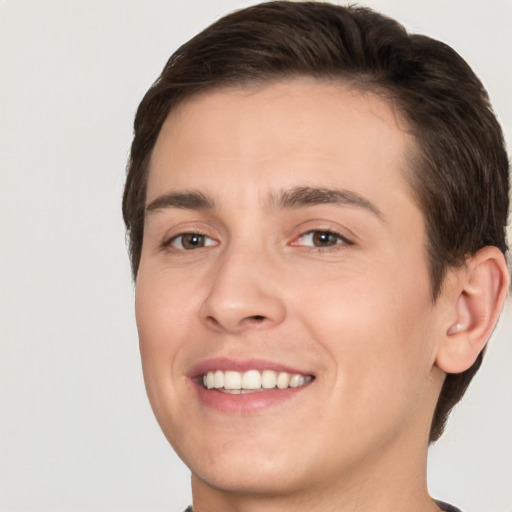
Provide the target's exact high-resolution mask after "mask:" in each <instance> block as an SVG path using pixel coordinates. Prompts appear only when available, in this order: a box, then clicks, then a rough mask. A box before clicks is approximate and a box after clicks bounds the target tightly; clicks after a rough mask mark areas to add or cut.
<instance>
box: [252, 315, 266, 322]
mask: <svg viewBox="0 0 512 512" xmlns="http://www.w3.org/2000/svg"><path fill="white" fill-rule="evenodd" d="M249 318H250V319H251V320H255V321H256V322H261V321H262V320H265V317H264V316H263V315H253V316H250V317H249Z"/></svg>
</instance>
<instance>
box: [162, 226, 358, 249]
mask: <svg viewBox="0 0 512 512" xmlns="http://www.w3.org/2000/svg"><path fill="white" fill-rule="evenodd" d="M315 235H319V236H327V237H333V238H334V239H335V242H334V243H331V244H329V243H328V244H327V245H314V242H315V240H314V237H315ZM187 236H189V237H197V238H199V239H202V240H201V241H200V242H199V243H201V242H202V245H198V246H196V247H188V248H187V247H185V246H184V244H183V241H184V237H187ZM306 237H310V238H311V241H312V242H313V244H311V245H306V244H301V243H298V241H299V240H301V239H304V238H306ZM178 241H180V242H179V245H180V246H181V247H176V245H175V243H176V242H178ZM217 243H218V242H216V241H215V240H214V239H213V238H211V237H209V236H208V235H205V234H204V233H201V232H198V231H197V232H196V231H190V232H186V233H180V234H178V235H175V236H172V237H171V238H168V239H166V240H164V241H163V242H162V244H161V245H162V248H163V249H167V250H176V251H193V250H194V249H202V248H205V247H212V246H214V245H216V244H217ZM290 245H291V246H293V247H310V248H311V249H312V250H317V251H336V250H339V249H341V248H342V247H344V246H350V245H353V242H351V241H350V240H349V239H347V238H346V237H345V236H343V235H342V234H341V233H338V232H337V231H334V230H332V229H310V230H308V231H306V232H304V233H301V234H300V235H299V236H297V237H296V238H295V240H294V241H293V242H292V243H291V244H290Z"/></svg>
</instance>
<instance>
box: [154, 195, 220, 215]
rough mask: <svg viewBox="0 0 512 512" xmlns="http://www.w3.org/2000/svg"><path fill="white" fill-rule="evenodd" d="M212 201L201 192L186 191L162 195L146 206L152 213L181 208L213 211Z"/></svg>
mask: <svg viewBox="0 0 512 512" xmlns="http://www.w3.org/2000/svg"><path fill="white" fill-rule="evenodd" d="M214 207H215V204H214V202H213V200H212V199H210V198H208V197H206V196H205V195H204V194H203V193H201V192H195V191H190V192H189V191H184V192H169V193H167V194H162V195H161V196H158V197H157V198H156V199H154V200H153V201H151V202H150V203H149V204H148V205H147V206H146V212H147V213H152V212H155V211H157V210H163V209H165V208H180V209H184V210H213V208H214Z"/></svg>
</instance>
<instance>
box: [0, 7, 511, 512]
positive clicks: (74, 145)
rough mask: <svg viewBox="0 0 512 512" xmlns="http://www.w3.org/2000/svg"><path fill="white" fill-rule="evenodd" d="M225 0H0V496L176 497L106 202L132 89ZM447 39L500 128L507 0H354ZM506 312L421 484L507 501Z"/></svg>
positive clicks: (116, 207) (123, 154)
mask: <svg viewBox="0 0 512 512" xmlns="http://www.w3.org/2000/svg"><path fill="white" fill-rule="evenodd" d="M251 3H254V2H244V1H241V0H215V1H211V0H187V1H179V2H178V1H172V0H167V1H163V0H145V1H133V0H131V1H130V0H104V1H99V0H98V1H93V0H90V1H84V0H81V1H80V0H78V1H73V0H33V1H23V0H4V1H3V2H2V1H0V263H1V266H0V269H1V270H0V272H1V281H0V294H1V306H0V315H1V317H0V337H1V339H0V343H1V345H0V510H1V511H2V512H18V511H23V512H30V511H34V512H43V511H47V512H62V511H84V512H85V511H88V512H89V511H98V512H99V511H101V512H106V511H126V512H131V511H133V512H135V511H137V512H143V511H144V512H156V511H169V512H170V511H181V510H182V509H183V508H184V507H185V506H186V505H187V504H188V503H189V502H190V491H189V475H188V470H187V469H186V468H185V467H184V466H183V464H182V463H181V462H180V461H179V459H178V458H177V457H176V456H175V455H174V453H173V452H172V450H171V448H170V447H169V446H168V445H167V442H166V441H165V439H164V437H163V435H162V434H161V433H160V431H159V428H158V426H157V424H156V421H155V420H154V418H153V416H152V413H151V410H150V407H149V405H148V403H147V399H146V396H145V391H144V386H143V381H142V374H141V370H140V367H139V359H138V357H139V356H138V346H137V333H136V327H135V322H134V318H133V285H132V283H131V280H130V271H129V265H128V258H127V253H126V249H125V243H124V230H123V224H122V221H121V211H120V200H121V194H122V186H123V180H124V167H125V163H126V158H127V154H128V151H129V145H130V142H131V134H132V120H133V115H134V112H135V109H136V107H137V105H138V103H139V101H140V99H141V98H142V95H143V93H144V92H145V90H146V89H147V88H148V87H149V85H150V84H151V83H152V81H153V80H154V79H155V78H156V76H157V75H158V73H159V72H160V70H161V68H162V67H163V65H164V63H165V61H166V60H167V58H168V57H169V56H170V54H171V53H172V51H173V50H174V49H176V48H177V47H178V45H180V44H181V43H183V42H185V41H186V40H187V39H188V38H189V37H191V36H192V35H194V34H195V33H196V32H198V31H199V30H200V29H202V28H204V27H205V26H206V25H208V24H209V23H211V22H212V21H213V20H215V19H216V18H218V17H219V16H221V15H223V14H225V13H227V12H229V11H231V10H233V9H235V8H239V7H243V6H246V5H249V4H251ZM362 3H364V4H365V5H368V6H370V7H374V8H376V9H378V10H382V11H383V12H386V13H388V14H390V15H392V16H394V17H396V18H398V19H399V20H400V21H402V22H403V23H404V24H405V25H406V27H407V28H409V29H411V30H413V31H418V32H422V33H427V34H429V35H432V36H434V37H436V38H439V39H442V40H444V41H445V42H447V43H449V44H450V45H452V46H453V47H454V48H455V49H456V50H457V51H459V53H461V54H462V55H463V56H464V57H465V58H466V59H467V60H468V61H469V62H470V64H471V65H472V66H473V68H474V70H475V71H476V73H477V74H478V75H479V76H480V77H481V78H482V80H483V81H484V84H485V85H486V86H487V88H488V90H489V93H490V96H491V99H492V102H493V105H494V107H495V110H496V111H497V113H498V117H499V119H500V121H501V123H502V125H503V127H504V129H505V133H506V138H507V142H508V146H509V149H510V148H511V147H512V145H511V137H512V103H511V101H510V91H511V90H512V66H511V62H512V59H511V57H512V2H511V1H510V0H487V1H486V2H482V1H480V2H479V1H468V0H428V1H426V0H425V1H412V0H401V1H400V0H395V1H393V0H367V1H366V2H362ZM511 336H512V314H510V312H509V313H505V315H504V318H503V319H502V323H501V326H500V327H499V329H498V332H497V334H496V335H495V337H494V339H493V340H492V341H491V346H490V349H489V352H488V355H487V358H486V361H485V364H484V366H483V368H482V370H481V371H480V373H479V374H478V375H477V377H476V379H475V381H474V383H473V384H472V386H471V388H470V391H469V393H468V395H467V396H466V398H465V399H464V401H463V402H462V404H461V405H460V406H458V407H457V408H456V410H455V412H454V414H453V416H452V419H451V421H450V424H449V427H448V431H447V433H446V435H445V436H444V438H443V439H442V440H441V441H440V442H439V443H438V444H437V445H436V446H435V447H434V448H433V450H432V451H431V460H430V471H429V482H430V489H431V492H432V494H433V495H434V496H436V497H438V498H443V499H445V500H447V501H450V502H453V503H454V504H457V505H458V506H459V507H461V508H462V509H463V510H464V512H478V511H481V512H483V511H493V512H511V511H512V505H511V503H510V490H511V487H512V435H511V433H512V399H511V396H512V371H511V367H512V344H511V341H510V340H511Z"/></svg>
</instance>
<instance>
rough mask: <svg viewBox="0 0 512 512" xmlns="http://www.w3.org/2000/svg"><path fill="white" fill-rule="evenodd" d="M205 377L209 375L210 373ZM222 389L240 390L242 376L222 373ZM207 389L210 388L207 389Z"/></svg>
mask: <svg viewBox="0 0 512 512" xmlns="http://www.w3.org/2000/svg"><path fill="white" fill-rule="evenodd" d="M207 375H210V372H208V373H207ZM212 387H213V386H212ZM224 388H225V389H242V375H241V374H240V373H239V372H230V371H228V372H224ZM208 389H211V388H210V387H209V388H208Z"/></svg>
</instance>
